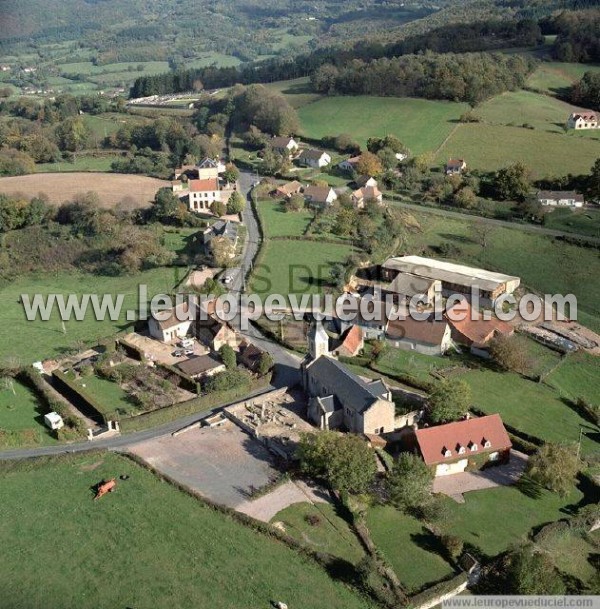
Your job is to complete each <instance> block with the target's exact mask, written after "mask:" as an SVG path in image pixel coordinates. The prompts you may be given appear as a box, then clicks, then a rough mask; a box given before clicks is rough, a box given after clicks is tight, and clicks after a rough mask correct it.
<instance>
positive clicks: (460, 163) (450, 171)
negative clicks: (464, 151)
mask: <svg viewBox="0 0 600 609" xmlns="http://www.w3.org/2000/svg"><path fill="white" fill-rule="evenodd" d="M466 170H467V164H466V163H465V161H464V159H450V160H449V161H448V162H447V163H446V166H445V167H444V171H445V172H446V175H454V174H459V173H463V171H466Z"/></svg>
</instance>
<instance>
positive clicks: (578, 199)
mask: <svg viewBox="0 0 600 609" xmlns="http://www.w3.org/2000/svg"><path fill="white" fill-rule="evenodd" d="M537 200H538V203H539V204H540V205H543V206H544V207H547V206H549V207H583V206H584V205H585V199H584V198H583V195H580V194H579V193H576V192H575V191H572V190H540V191H539V192H538V193H537Z"/></svg>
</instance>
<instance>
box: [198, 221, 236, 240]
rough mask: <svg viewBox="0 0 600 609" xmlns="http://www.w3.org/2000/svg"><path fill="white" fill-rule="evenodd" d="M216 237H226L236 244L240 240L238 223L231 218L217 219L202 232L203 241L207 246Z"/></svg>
mask: <svg viewBox="0 0 600 609" xmlns="http://www.w3.org/2000/svg"><path fill="white" fill-rule="evenodd" d="M216 237H225V238H226V239H229V240H230V241H231V242H232V243H233V245H234V246H236V245H237V241H238V225H237V224H236V223H235V222H231V220H217V221H216V222H215V223H214V224H211V225H210V226H209V227H208V228H207V229H206V230H205V231H204V232H203V233H202V242H203V243H204V245H205V246H208V245H210V242H211V241H212V240H213V239H215V238H216Z"/></svg>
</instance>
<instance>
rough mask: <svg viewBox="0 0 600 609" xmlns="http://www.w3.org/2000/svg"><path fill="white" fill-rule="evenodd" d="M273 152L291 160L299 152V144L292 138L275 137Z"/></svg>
mask: <svg viewBox="0 0 600 609" xmlns="http://www.w3.org/2000/svg"><path fill="white" fill-rule="evenodd" d="M270 144H271V148H272V149H273V152H276V153H277V154H281V155H284V156H285V155H287V156H288V157H289V158H291V157H292V156H293V155H294V154H296V152H297V151H298V142H297V141H296V140H295V139H294V138H292V137H277V136H276V137H274V138H273V139H272V140H271V142H270Z"/></svg>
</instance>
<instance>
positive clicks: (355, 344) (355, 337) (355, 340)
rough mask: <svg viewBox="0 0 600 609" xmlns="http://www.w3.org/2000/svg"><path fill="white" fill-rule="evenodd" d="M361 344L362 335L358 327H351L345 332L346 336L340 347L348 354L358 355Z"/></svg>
mask: <svg viewBox="0 0 600 609" xmlns="http://www.w3.org/2000/svg"><path fill="white" fill-rule="evenodd" d="M362 342H363V333H362V330H361V329H360V327H359V326H352V327H351V328H350V329H349V330H348V332H346V336H344V339H343V340H342V343H341V345H340V347H344V348H345V349H347V350H348V351H349V352H350V353H352V354H353V355H355V354H356V353H358V350H359V349H360V347H361V345H362Z"/></svg>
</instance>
